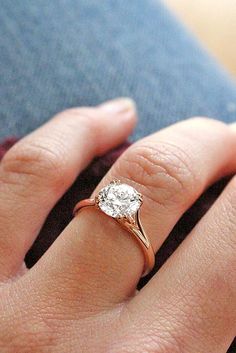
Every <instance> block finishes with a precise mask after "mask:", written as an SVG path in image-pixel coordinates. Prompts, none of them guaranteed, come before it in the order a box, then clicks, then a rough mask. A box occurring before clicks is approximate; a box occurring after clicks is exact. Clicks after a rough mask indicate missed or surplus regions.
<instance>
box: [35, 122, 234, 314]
mask: <svg viewBox="0 0 236 353" xmlns="http://www.w3.org/2000/svg"><path fill="white" fill-rule="evenodd" d="M235 152H236V139H235V134H234V133H233V132H232V131H231V130H230V128H229V127H228V126H226V125H224V124H223V123H220V122H217V121H214V120H209V119H201V118H200V119H199V118H198V119H190V120H188V121H185V122H182V123H178V124H176V125H174V126H172V127H169V128H167V129H164V130H162V131H160V132H158V133H156V134H154V135H152V136H149V137H147V138H145V139H143V140H141V141H140V142H138V143H136V144H135V145H133V146H132V147H131V148H129V150H127V152H125V153H124V154H123V155H122V156H121V157H120V158H119V160H118V161H117V162H116V163H115V164H114V166H113V167H112V168H111V170H110V172H109V173H108V174H107V175H106V176H105V178H104V180H103V181H102V182H101V184H100V185H99V186H98V188H97V189H96V190H95V193H97V191H98V190H99V189H100V188H101V187H103V186H104V185H106V184H107V183H109V182H110V181H111V180H112V179H114V178H118V179H121V181H124V182H127V183H128V184H131V185H133V186H134V187H135V188H136V189H137V190H138V191H140V192H141V193H142V194H143V195H144V204H143V209H142V211H141V215H142V218H143V223H144V228H145V229H146V232H147V234H148V235H149V238H150V240H151V243H152V245H153V248H154V250H155V251H157V249H158V248H159V247H160V245H161V244H162V243H163V241H164V240H165V238H166V237H167V236H168V234H169V232H170V231H171V229H172V228H173V226H174V225H175V223H176V222H177V220H178V219H179V218H180V217H181V215H182V214H183V213H184V212H185V211H186V210H187V209H188V208H189V207H190V206H191V204H192V203H193V202H194V201H195V200H196V199H197V198H198V197H199V196H200V194H201V193H202V192H203V191H204V189H205V188H206V187H207V186H208V185H209V184H211V183H212V182H213V181H214V180H216V179H218V178H219V177H221V176H223V175H226V174H228V173H231V172H234V171H235V169H236V161H235ZM36 269H37V276H38V274H39V273H41V279H40V286H41V288H42V290H43V291H44V294H46V295H47V296H50V297H54V299H55V288H56V289H57V293H60V294H58V296H59V297H60V300H61V298H63V297H64V298H65V300H66V299H67V300H68V298H73V299H76V298H80V301H79V303H78V305H80V307H81V306H82V307H83V308H84V309H85V310H87V308H88V305H89V306H91V305H92V306H93V307H94V306H95V307H96V310H97V309H98V305H97V304H96V305H95V303H97V302H98V301H99V303H100V305H106V306H107V303H108V302H112V303H114V302H120V301H122V300H124V298H127V296H129V295H131V294H132V293H133V291H134V289H135V287H136V284H137V281H138V280H139V278H140V275H141V273H142V270H143V255H142V253H141V251H140V249H139V247H138V246H137V244H136V243H135V242H134V240H133V238H132V237H130V236H128V234H127V232H126V231H124V230H123V229H121V228H120V226H119V225H118V224H117V223H115V222H114V221H113V220H112V219H110V218H107V217H106V216H105V215H103V214H102V213H99V212H98V211H94V210H89V209H87V210H86V211H83V212H81V213H80V214H79V216H78V217H76V218H75V219H74V220H73V221H72V222H71V224H70V225H69V226H68V227H67V228H66V229H65V230H64V232H63V233H62V235H61V236H60V237H59V238H58V239H57V240H56V242H55V243H54V244H53V246H52V247H51V248H50V249H49V250H48V252H47V253H46V254H45V255H44V257H43V258H42V259H41V261H40V262H39V263H38V265H36ZM35 273H36V270H35ZM35 275H36V274H35ZM52 283H54V285H53V286H52V285H51V284H52ZM49 284H50V285H49ZM88 291H89V292H90V294H91V293H92V294H93V300H92V301H91V296H87V293H88ZM73 302H74V300H73Z"/></svg>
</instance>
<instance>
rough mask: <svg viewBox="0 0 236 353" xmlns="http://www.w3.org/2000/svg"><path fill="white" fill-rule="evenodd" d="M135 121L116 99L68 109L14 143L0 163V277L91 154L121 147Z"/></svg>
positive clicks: (17, 261) (15, 263) (14, 267)
mask: <svg viewBox="0 0 236 353" xmlns="http://www.w3.org/2000/svg"><path fill="white" fill-rule="evenodd" d="M134 123H135V110H134V104H133V103H132V101H131V100H129V99H119V100H115V101H112V102H108V103H107V104H103V105H101V106H99V107H97V108H78V109H76V108H75V109H70V110H67V111H65V112H63V113H60V114H58V115H57V116H56V117H55V118H54V119H52V120H51V121H49V122H48V123H47V124H45V125H44V126H42V127H40V128H39V129H38V130H36V131H35V132H33V133H32V134H30V135H29V136H27V137H25V138H24V139H22V140H21V141H20V142H18V143H17V144H16V145H15V146H14V147H13V148H12V149H11V150H10V151H9V152H8V153H7V154H6V155H5V157H4V158H3V160H2V162H1V164H0V218H1V222H0V278H5V277H9V276H11V275H14V274H15V273H16V272H17V271H18V270H19V268H20V266H21V264H22V261H23V259H24V256H25V253H26V252H27V250H28V249H29V247H30V246H31V244H32V242H33V240H34V239H35V237H36V236H37V234H38V232H39V230H40V228H41V226H42V224H43V222H44V220H45V218H46V216H47V215H48V213H49V211H50V210H51V208H52V207H53V205H54V204H55V203H56V202H57V200H58V199H59V198H60V197H61V196H62V194H63V193H64V192H65V191H66V189H68V188H69V186H70V185H71V184H72V183H73V181H74V180H75V178H76V176H77V175H78V173H79V172H80V171H81V170H82V169H83V168H84V167H85V166H86V165H87V164H88V163H89V162H90V161H91V159H92V158H93V157H94V156H97V155H101V154H103V153H104V152H106V151H107V150H108V149H110V148H112V147H114V146H116V145H117V144H119V143H121V142H122V141H123V140H124V139H125V138H126V137H127V136H128V135H129V133H130V132H131V130H132V128H133V126H134Z"/></svg>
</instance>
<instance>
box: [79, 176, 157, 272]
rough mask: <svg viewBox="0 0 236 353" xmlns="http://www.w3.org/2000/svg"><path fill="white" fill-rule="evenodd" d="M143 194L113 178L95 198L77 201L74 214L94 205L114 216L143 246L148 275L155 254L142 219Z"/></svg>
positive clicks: (145, 269) (145, 267) (145, 270)
mask: <svg viewBox="0 0 236 353" xmlns="http://www.w3.org/2000/svg"><path fill="white" fill-rule="evenodd" d="M142 204H143V196H142V194H141V193H139V192H138V191H137V190H136V189H135V188H134V187H132V186H130V185H128V184H125V183H122V182H121V181H120V180H117V179H115V180H113V181H111V182H110V183H109V184H108V185H107V186H105V187H103V188H102V189H101V190H100V191H99V192H98V194H97V195H96V196H95V198H93V199H85V200H82V201H80V202H78V203H77V205H76V206H75V208H74V211H73V214H74V216H75V215H77V213H78V212H79V211H80V210H81V209H82V208H84V207H89V206H93V207H96V208H97V209H99V210H100V211H101V212H103V213H104V214H106V215H107V216H110V217H112V218H114V219H115V220H116V221H117V222H118V223H119V224H120V225H121V226H122V227H123V228H124V229H125V230H126V231H128V232H129V233H131V234H132V235H133V236H134V238H135V240H136V241H137V242H138V244H139V246H140V247H141V249H142V251H143V254H144V258H145V265H144V270H143V273H142V276H146V275H147V274H148V273H149V272H150V271H151V270H152V268H153V267H154V264H155V255H154V251H153V248H152V245H151V243H150V240H149V238H148V236H147V235H146V233H145V231H144V229H143V226H142V224H141V220H140V208H141V206H142Z"/></svg>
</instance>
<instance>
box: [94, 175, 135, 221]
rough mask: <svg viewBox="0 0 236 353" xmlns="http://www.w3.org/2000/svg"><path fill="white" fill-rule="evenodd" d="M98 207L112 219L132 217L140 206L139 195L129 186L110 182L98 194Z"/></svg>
mask: <svg viewBox="0 0 236 353" xmlns="http://www.w3.org/2000/svg"><path fill="white" fill-rule="evenodd" d="M97 201H98V206H99V208H100V209H101V210H102V211H103V212H104V213H106V214H107V215H108V216H111V217H114V218H120V217H130V216H132V215H134V214H135V213H136V212H137V211H138V209H139V208H140V206H141V204H142V199H141V195H140V194H139V193H138V192H137V191H136V190H135V189H134V188H133V187H132V186H130V185H127V184H122V183H119V182H112V183H110V184H109V185H107V186H105V187H104V188H103V189H102V190H101V191H100V192H99V194H98V200H97Z"/></svg>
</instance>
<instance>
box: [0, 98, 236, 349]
mask: <svg viewBox="0 0 236 353" xmlns="http://www.w3.org/2000/svg"><path fill="white" fill-rule="evenodd" d="M136 119H137V117H136V110H135V106H134V104H133V102H132V101H131V100H129V99H118V100H115V101H110V102H108V103H106V104H103V105H101V106H98V107H95V108H75V109H71V110H67V111H65V112H63V113H60V114H58V115H57V116H56V117H54V118H53V119H52V120H51V121H50V122H48V123H47V124H45V125H44V126H42V127H41V128H39V129H38V130H36V131H35V132H33V133H31V134H30V135H29V136H27V137H25V138H24V139H22V140H21V141H20V142H18V143H17V144H16V145H15V146H14V147H13V148H12V149H11V150H10V151H9V152H8V153H7V154H6V155H5V157H4V159H3V160H2V162H1V164H0V280H1V286H0V352H1V353H28V352H29V353H57V352H58V353H59V352H60V353H61V352H63V353H78V352H86V353H90V352H91V353H94V352H96V353H169V352H172V353H205V352H208V353H211V352H212V353H213V352H214V353H226V351H227V348H228V347H229V345H230V343H231V342H232V340H233V338H234V336H235V332H236V257H235V251H236V222H235V219H236V179H235V177H233V178H232V180H231V181H230V182H229V184H228V185H227V187H226V188H225V190H224V191H223V192H222V194H221V196H220V197H219V198H218V199H217V200H216V202H215V203H214V205H213V206H212V207H211V209H210V210H209V211H208V212H207V213H206V214H205V216H204V217H203V218H202V219H201V221H200V222H199V223H198V224H197V226H196V227H195V228H194V229H193V230H192V232H191V233H190V234H189V236H188V237H187V239H186V240H185V241H184V242H183V243H182V244H181V245H180V246H179V248H178V249H177V251H176V252H175V253H174V254H173V255H172V256H171V257H170V258H169V260H168V261H167V262H166V263H165V264H164V266H163V267H162V268H161V269H160V271H159V272H158V273H157V274H156V275H155V276H154V277H153V278H152V280H151V281H149V283H148V284H147V285H146V286H145V287H144V288H143V289H142V290H141V291H140V292H137V291H136V285H137V282H138V280H139V278H140V276H141V274H142V270H143V266H144V258H143V254H142V252H141V251H140V249H139V247H138V245H137V244H136V243H135V242H134V240H133V238H132V237H131V236H129V235H128V233H126V231H125V230H123V229H122V228H121V227H120V226H119V225H118V224H117V223H116V222H114V221H113V220H112V219H111V218H108V217H106V216H105V215H103V214H102V213H101V212H99V211H96V210H95V209H86V210H83V211H81V212H80V213H79V215H78V216H77V217H75V218H74V219H73V220H72V222H71V223H70V224H69V225H68V226H67V228H66V229H65V230H64V231H63V232H62V234H61V235H60V236H59V238H58V239H57V240H56V241H55V242H54V244H53V245H52V246H51V248H50V249H49V250H48V251H47V252H46V253H45V254H44V256H43V257H42V258H41V259H40V260H39V261H38V263H37V264H36V265H35V266H34V267H33V268H32V269H31V270H27V269H26V268H25V267H24V265H23V261H24V256H25V254H26V252H27V250H28V249H29V247H30V246H31V244H32V243H33V241H34V240H35V238H36V237H37V234H38V232H39V230H40V228H41V227H42V225H43V222H44V221H45V219H46V217H47V215H48V213H49V212H50V210H51V209H52V207H53V206H54V204H55V203H56V202H57V200H58V199H59V198H60V197H61V196H62V195H63V194H64V193H65V191H66V190H67V189H68V188H69V187H70V185H71V184H72V183H73V181H74V180H75V178H76V177H77V175H78V174H79V173H80V172H81V171H82V170H83V169H84V168H85V166H86V165H87V164H88V163H89V162H90V161H91V160H92V159H93V158H94V157H95V156H98V155H102V154H103V153H105V152H106V151H108V150H109V149H111V148H112V147H114V146H116V145H118V144H119V143H121V142H122V141H123V140H125V139H126V138H127V136H128V135H129V134H130V132H131V131H132V129H133V127H134V126H135V123H136ZM65 135H66V137H67V138H66V139H63V137H64V136H65ZM63 141H66V142H63ZM88 141H89V143H88ZM235 154H236V133H235V128H234V127H232V126H227V125H226V124H224V123H221V122H218V121H215V120H212V119H206V118H193V119H189V120H187V121H185V122H181V123H178V124H175V125H173V126H170V127H168V128H166V129H163V130H161V131H159V132H157V133H155V134H153V135H151V136H148V137H145V138H144V139H142V140H140V141H138V142H136V143H135V144H134V145H132V146H131V147H130V148H129V149H128V150H127V151H126V152H125V153H124V154H123V155H122V156H121V157H120V158H119V159H118V161H117V162H116V163H115V164H114V165H113V167H112V168H111V170H110V171H109V172H108V174H107V175H106V176H105V177H104V179H103V180H102V182H101V183H100V185H98V187H97V189H96V190H95V193H96V192H97V191H98V190H99V189H100V188H101V187H103V186H104V185H106V184H107V183H109V182H110V181H111V180H112V179H114V178H118V179H120V180H122V181H123V182H127V183H129V184H130V185H132V186H134V187H135V188H136V189H137V190H138V191H139V192H141V193H142V194H143V196H144V204H143V206H142V220H143V223H144V226H145V229H146V231H147V234H148V235H149V237H150V240H151V242H152V245H153V248H154V250H155V252H156V251H158V249H159V247H160V246H161V244H162V243H163V242H164V240H165V239H166V237H167V236H168V234H169V233H170V231H171V229H172V228H173V227H174V225H175V224H176V222H177V221H178V219H179V218H180V217H181V215H182V214H183V213H184V212H185V211H186V210H187V209H188V208H189V207H190V206H191V205H192V203H193V202H194V201H195V200H196V199H197V198H198V197H199V196H200V195H201V194H202V193H203V191H204V190H205V189H206V188H207V187H208V186H209V185H210V184H212V183H213V182H214V181H216V180H217V179H219V178H220V177H222V176H225V175H228V174H234V173H235V171H236V159H235Z"/></svg>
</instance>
